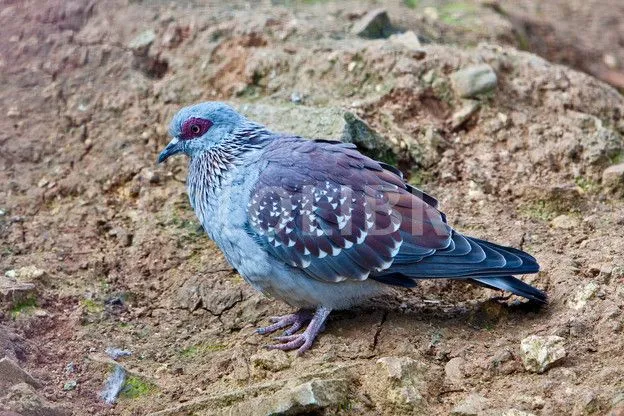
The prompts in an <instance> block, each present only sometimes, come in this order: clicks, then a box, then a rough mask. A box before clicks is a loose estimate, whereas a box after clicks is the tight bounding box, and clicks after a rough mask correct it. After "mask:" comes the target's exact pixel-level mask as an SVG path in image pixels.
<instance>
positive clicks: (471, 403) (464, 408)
mask: <svg viewBox="0 0 624 416" xmlns="http://www.w3.org/2000/svg"><path fill="white" fill-rule="evenodd" d="M488 403H489V400H488V399H486V398H485V397H483V396H481V395H480V394H476V393H472V394H470V395H469V396H468V397H466V398H465V399H464V400H463V401H462V402H461V403H459V404H458V405H457V406H455V407H454V408H453V410H451V414H452V415H456V416H477V415H481V414H483V412H484V411H485V409H487V407H488Z"/></svg>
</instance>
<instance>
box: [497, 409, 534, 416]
mask: <svg viewBox="0 0 624 416" xmlns="http://www.w3.org/2000/svg"><path fill="white" fill-rule="evenodd" d="M502 416H535V414H534V413H529V412H525V411H524V410H518V409H509V410H505V411H504V412H503V414H502Z"/></svg>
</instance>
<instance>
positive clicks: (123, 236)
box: [108, 227, 134, 247]
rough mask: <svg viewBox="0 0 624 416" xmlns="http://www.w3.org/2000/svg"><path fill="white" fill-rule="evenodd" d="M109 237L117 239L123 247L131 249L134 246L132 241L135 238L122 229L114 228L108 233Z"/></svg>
mask: <svg viewBox="0 0 624 416" xmlns="http://www.w3.org/2000/svg"><path fill="white" fill-rule="evenodd" d="M108 235H110V236H112V237H116V238H117V242H118V243H119V245H121V246H122V247H130V246H131V245H132V239H133V238H134V236H133V234H132V233H129V232H128V231H126V230H125V229H123V228H121V227H116V228H113V229H112V230H110V231H109V232H108Z"/></svg>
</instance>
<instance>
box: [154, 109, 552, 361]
mask: <svg viewBox="0 0 624 416" xmlns="http://www.w3.org/2000/svg"><path fill="white" fill-rule="evenodd" d="M169 132H170V135H171V137H172V140H171V142H170V143H169V144H168V145H167V146H166V147H165V149H164V150H163V151H162V153H161V154H160V156H159V158H158V161H159V162H163V161H164V160H165V159H167V158H168V157H170V156H172V155H174V154H177V153H185V154H186V155H188V156H189V157H190V162H189V172H188V180H187V188H188V194H189V199H190V202H191V206H192V207H193V209H194V210H195V213H196V214H197V217H198V218H199V220H200V222H201V224H202V226H203V227H204V229H205V230H206V232H207V233H208V235H209V236H210V237H211V238H212V239H213V240H214V241H215V242H216V244H217V245H218V246H219V248H220V249H221V250H222V251H223V254H224V255H225V257H226V258H227V260H228V261H229V262H230V264H231V265H232V266H233V267H235V268H236V270H238V272H239V273H240V274H241V276H243V278H244V279H245V280H246V281H247V282H248V283H249V284H251V285H252V286H253V287H254V288H256V289H257V290H259V291H261V292H263V293H265V294H267V295H270V296H272V297H275V298H278V299H281V300H282V301H284V302H286V303H288V304H289V305H291V306H293V307H296V308H299V310H298V311H297V312H296V313H294V314H291V315H286V316H283V317H276V318H272V320H271V322H272V325H269V326H267V327H265V328H260V329H258V332H259V333H260V334H268V333H272V332H275V331H277V330H279V329H284V328H287V329H286V330H285V333H284V334H283V336H279V337H276V338H275V339H276V342H277V344H276V345H271V346H269V347H268V348H271V349H281V350H291V349H298V353H299V354H301V353H303V352H305V351H306V350H307V349H309V348H310V346H311V345H312V343H313V342H314V339H315V337H316V336H317V334H318V333H319V331H320V330H321V328H322V327H323V325H324V322H325V320H326V319H327V316H328V315H329V313H330V312H331V311H332V310H334V309H345V308H349V307H351V306H353V305H355V304H357V303H359V302H361V301H363V300H365V299H368V298H370V297H372V296H375V295H378V294H380V293H383V292H384V290H385V289H387V287H388V285H395V286H404V287H413V286H415V285H416V282H417V281H418V280H420V279H438V278H450V279H461V280H467V281H470V282H473V283H477V284H479V285H482V286H486V287H488V288H492V289H500V290H505V291H509V292H512V293H514V294H516V295H519V296H523V297H525V298H528V299H530V300H532V301H536V302H541V303H543V302H545V301H546V295H545V294H544V293H543V292H541V291H540V290H538V289H536V288H534V287H532V286H530V285H528V284H526V283H524V282H522V281H521V280H518V279H516V278H515V277H513V276H512V275H515V274H526V273H536V272H537V271H538V270H539V265H538V264H537V262H536V260H535V259H534V258H533V257H532V256H530V255H529V254H527V253H525V252H523V251H520V250H517V249H514V248H511V247H503V246H499V245H497V244H494V243H490V242H488V241H484V240H480V239H477V238H472V237H466V236H464V235H462V234H460V233H459V232H458V231H455V230H454V229H453V228H451V226H449V225H448V224H447V221H446V217H445V215H444V214H443V213H442V212H440V211H439V210H438V208H437V205H438V203H437V201H436V200H435V199H434V198H433V197H431V196H429V195H427V194H426V193H424V192H422V191H421V190H419V189H416V188H414V187H413V186H411V185H409V184H407V183H405V181H404V180H403V177H402V175H401V173H400V171H399V170H397V169H396V168H394V167H392V166H389V165H387V164H385V163H381V162H377V161H375V160H373V159H370V158H368V157H366V156H364V155H362V154H361V153H359V152H358V151H357V149H356V147H355V146H354V145H352V144H346V143H342V142H338V141H329V140H306V139H304V138H301V137H298V136H295V135H284V134H277V133H273V132H271V131H270V130H268V129H267V128H266V127H264V126H262V125H260V124H258V123H255V122H253V121H251V120H249V119H247V118H246V117H244V116H243V115H241V114H240V113H238V112H237V111H235V110H234V109H233V108H232V107H230V106H228V105H227V104H224V103H219V102H205V103H201V104H197V105H193V106H190V107H186V108H183V109H182V110H180V111H179V112H178V113H177V114H176V115H175V117H174V118H173V120H172V121H171V125H170V129H169ZM308 322H309V324H308ZM305 324H308V326H307V327H306V329H305V330H304V331H303V332H300V333H298V331H299V330H300V329H301V328H303V326H304V325H305Z"/></svg>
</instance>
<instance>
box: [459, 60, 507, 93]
mask: <svg viewBox="0 0 624 416" xmlns="http://www.w3.org/2000/svg"><path fill="white" fill-rule="evenodd" d="M451 82H452V84H453V89H454V90H455V93H456V94H457V95H458V96H460V97H462V98H472V97H475V96H477V95H479V94H483V93H486V92H488V91H491V90H493V89H494V88H496V85H497V82H498V79H497V77H496V73H495V72H494V70H493V69H492V67H491V66H489V65H488V64H481V65H473V66H469V67H466V68H463V69H461V70H459V71H457V72H454V73H453V74H451Z"/></svg>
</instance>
